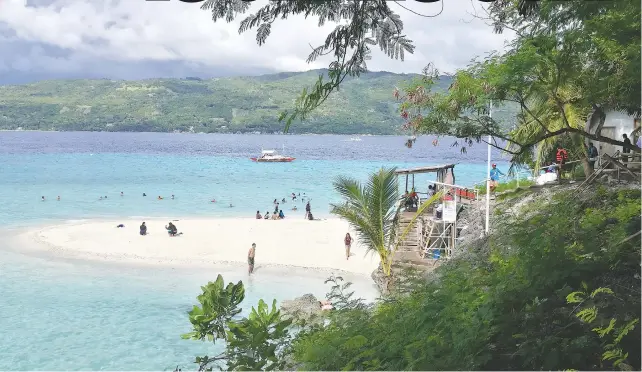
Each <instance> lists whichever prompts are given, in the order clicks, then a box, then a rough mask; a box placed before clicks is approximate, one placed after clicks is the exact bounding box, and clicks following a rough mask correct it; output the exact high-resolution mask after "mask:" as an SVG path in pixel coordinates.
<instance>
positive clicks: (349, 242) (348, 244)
mask: <svg viewBox="0 0 642 372" xmlns="http://www.w3.org/2000/svg"><path fill="white" fill-rule="evenodd" d="M343 243H344V244H345V246H346V260H347V259H349V258H350V247H352V237H351V236H350V233H346V237H345V238H343Z"/></svg>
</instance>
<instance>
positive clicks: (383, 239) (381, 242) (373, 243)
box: [331, 168, 439, 277]
mask: <svg viewBox="0 0 642 372" xmlns="http://www.w3.org/2000/svg"><path fill="white" fill-rule="evenodd" d="M334 188H335V190H337V192H339V194H341V196H342V197H343V199H344V203H343V204H339V205H336V204H332V205H331V206H332V211H331V212H332V214H335V215H337V216H339V217H341V218H343V219H345V220H347V221H348V222H349V223H350V224H351V225H352V227H353V228H354V229H355V230H356V231H357V234H358V235H359V238H360V239H361V241H362V242H364V243H365V245H366V247H367V249H368V251H369V252H372V251H375V252H377V254H378V255H379V258H380V259H381V268H382V270H383V273H384V275H385V276H387V277H390V273H391V269H392V261H393V255H394V253H395V251H396V249H397V247H398V246H399V244H400V243H401V241H402V240H403V238H404V237H405V235H406V234H407V233H408V232H409V231H410V229H411V226H412V225H413V224H414V223H415V221H416V219H417V217H418V216H419V215H420V214H421V213H422V212H423V211H424V209H425V208H426V207H427V206H428V205H429V204H430V203H432V201H433V200H435V199H436V198H438V197H439V195H435V196H433V198H432V199H430V200H429V201H428V202H426V203H423V204H422V205H421V206H420V207H419V208H418V210H417V213H416V214H415V216H414V217H413V219H412V220H411V221H410V224H408V227H407V228H406V229H405V230H404V231H403V232H402V233H401V235H400V238H399V239H397V222H398V219H399V211H400V208H401V205H400V204H399V205H397V201H399V199H400V194H399V187H398V184H397V176H396V174H395V168H389V169H384V168H381V169H380V170H379V171H377V172H375V173H372V174H371V175H370V176H369V178H368V182H367V183H366V184H365V185H361V183H359V181H356V180H354V179H351V178H347V177H342V176H340V177H337V179H336V180H335V181H334Z"/></svg>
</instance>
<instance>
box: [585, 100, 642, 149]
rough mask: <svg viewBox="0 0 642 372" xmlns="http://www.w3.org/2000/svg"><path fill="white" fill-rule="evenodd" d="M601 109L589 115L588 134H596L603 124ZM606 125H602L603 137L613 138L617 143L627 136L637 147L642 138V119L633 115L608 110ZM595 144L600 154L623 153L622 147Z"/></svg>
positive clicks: (605, 117)
mask: <svg viewBox="0 0 642 372" xmlns="http://www.w3.org/2000/svg"><path fill="white" fill-rule="evenodd" d="M601 112H602V111H601V109H599V108H598V109H597V110H595V111H593V113H592V114H591V115H589V117H588V120H587V122H586V130H587V132H589V133H591V134H594V133H595V130H596V129H597V128H598V126H599V125H600V122H601V120H600V119H601V118H600V116H601V115H600V113H601ZM603 117H604V124H603V125H602V131H601V135H602V136H604V137H608V138H612V139H614V140H617V141H622V140H623V138H622V135H623V134H626V135H627V136H628V137H629V138H630V139H631V143H632V144H634V145H635V143H636V141H637V139H638V137H639V136H640V118H636V117H635V116H633V115H629V114H627V113H626V112H620V111H612V110H607V111H605V112H604V116H603ZM589 142H593V144H594V145H595V147H597V149H598V152H599V153H600V154H604V153H606V154H609V155H613V153H615V152H616V151H618V150H619V151H622V147H621V146H616V145H612V144H610V143H605V142H596V141H591V140H589Z"/></svg>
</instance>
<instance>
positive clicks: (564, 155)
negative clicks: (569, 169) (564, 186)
mask: <svg viewBox="0 0 642 372" xmlns="http://www.w3.org/2000/svg"><path fill="white" fill-rule="evenodd" d="M555 160H556V161H557V182H562V172H563V171H564V165H565V164H566V161H567V160H568V152H567V151H566V149H564V148H563V147H558V148H557V154H555Z"/></svg>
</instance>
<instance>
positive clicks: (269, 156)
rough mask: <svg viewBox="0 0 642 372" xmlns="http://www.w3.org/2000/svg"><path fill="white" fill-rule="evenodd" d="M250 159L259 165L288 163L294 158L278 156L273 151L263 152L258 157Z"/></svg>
mask: <svg viewBox="0 0 642 372" xmlns="http://www.w3.org/2000/svg"><path fill="white" fill-rule="evenodd" d="M250 159H252V161H255V162H259V163H288V162H291V161H293V160H294V159H296V158H293V157H291V156H283V155H280V154H278V153H277V152H276V151H275V150H263V151H261V156H260V157H258V158H250Z"/></svg>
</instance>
